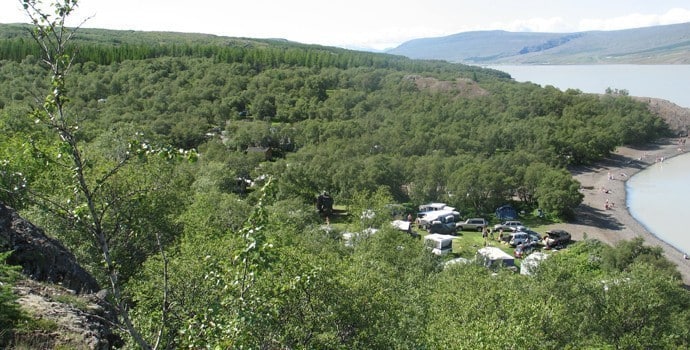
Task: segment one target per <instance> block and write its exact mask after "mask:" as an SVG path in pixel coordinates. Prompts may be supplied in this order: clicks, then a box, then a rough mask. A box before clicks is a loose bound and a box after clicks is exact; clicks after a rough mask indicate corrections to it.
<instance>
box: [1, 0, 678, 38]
mask: <svg viewBox="0 0 690 350" xmlns="http://www.w3.org/2000/svg"><path fill="white" fill-rule="evenodd" d="M50 1H51V0H44V2H50ZM71 19H72V22H71V23H69V24H70V25H78V24H80V23H82V22H84V21H85V22H84V24H83V27H85V28H104V29H122V30H142V31H173V32H189V33H207V34H216V35H221V36H230V37H248V38H281V39H287V40H290V41H296V42H301V43H305V44H320V45H326V46H337V47H344V48H350V49H361V50H384V49H387V48H393V47H396V46H398V45H400V44H402V43H403V42H406V41H408V40H412V39H418V38H429V37H441V36H446V35H451V34H457V33H461V32H467V31H476V30H496V29H500V30H508V31H532V32H578V31H587V30H616V29H628V28H638V27H646V26H652V25H664V24H674V23H684V22H690V1H688V0H395V1H393V0H346V1H345V0H273V1H269V0H243V1H237V0H80V2H79V7H78V10H77V11H76V12H75V13H74V14H73V15H72V16H71ZM27 22H28V17H27V16H26V14H25V13H24V12H23V10H22V8H21V0H0V23H27Z"/></svg>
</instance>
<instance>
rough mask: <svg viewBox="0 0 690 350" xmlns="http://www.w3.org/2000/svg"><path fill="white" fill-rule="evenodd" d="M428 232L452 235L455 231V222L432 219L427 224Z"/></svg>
mask: <svg viewBox="0 0 690 350" xmlns="http://www.w3.org/2000/svg"><path fill="white" fill-rule="evenodd" d="M427 231H429V233H440V234H442V235H454V234H455V233H456V231H457V228H456V226H455V223H454V222H452V221H450V222H441V221H434V222H432V223H431V224H429V225H428V226H427Z"/></svg>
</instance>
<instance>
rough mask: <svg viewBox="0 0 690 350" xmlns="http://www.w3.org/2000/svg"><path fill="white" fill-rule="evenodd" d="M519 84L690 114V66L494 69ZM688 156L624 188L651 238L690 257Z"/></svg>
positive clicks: (636, 177) (657, 167)
mask: <svg viewBox="0 0 690 350" xmlns="http://www.w3.org/2000/svg"><path fill="white" fill-rule="evenodd" d="M488 68H493V69H498V70H501V71H504V72H507V73H509V74H510V75H511V76H512V77H513V79H515V80H516V81H521V82H526V81H529V82H533V83H535V84H539V85H542V86H546V85H552V86H554V87H556V88H558V89H560V90H566V89H579V90H581V91H583V92H587V93H604V92H605V91H606V89H607V88H611V89H618V90H627V91H628V92H629V94H630V95H631V96H644V97H657V98H662V99H665V100H669V101H671V102H673V103H675V104H677V105H679V106H682V107H686V108H690V94H689V93H687V91H688V87H690V65H567V66H562V65H558V66H550V65H542V66H490V67H488ZM688 174H690V154H684V155H680V156H676V157H673V158H671V159H668V160H666V161H664V162H663V163H661V164H655V165H653V166H651V167H649V168H648V169H646V170H644V171H641V172H639V173H637V174H635V175H634V176H632V177H631V178H630V180H628V181H627V182H626V186H625V187H626V194H627V200H626V202H627V203H626V205H627V206H628V209H629V210H630V213H631V215H632V216H633V217H634V218H635V219H636V220H637V221H638V222H640V224H642V225H643V226H644V227H646V228H647V229H648V230H649V231H650V232H652V233H653V234H654V235H656V236H657V237H659V238H660V239H662V240H664V241H665V242H667V243H669V244H671V245H672V246H674V247H676V248H677V249H678V250H680V251H682V252H687V253H690V235H688V234H687V232H688V228H687V226H688V223H686V222H684V221H685V220H684V216H685V215H687V213H688V210H687V209H686V208H685V205H686V204H685V200H686V199H687V198H690V177H688Z"/></svg>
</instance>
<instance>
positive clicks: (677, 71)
mask: <svg viewBox="0 0 690 350" xmlns="http://www.w3.org/2000/svg"><path fill="white" fill-rule="evenodd" d="M487 68H493V69H498V70H501V71H504V72H506V73H509V74H510V75H511V76H512V77H513V79H515V80H517V81H522V82H525V81H530V82H533V83H535V84H539V85H542V86H545V85H552V86H555V87H557V88H559V89H561V90H566V89H570V88H573V89H579V90H582V91H583V92H588V93H597V94H603V93H604V92H605V91H606V88H611V89H618V90H628V92H629V93H630V95H631V96H644V97H657V98H662V99H665V100H669V101H671V102H673V103H675V104H677V105H679V106H682V107H687V108H690V94H688V93H687V91H688V87H690V65H628V64H622V65H604V64H602V65H589V66H587V65H567V66H548V65H543V66H489V67H487Z"/></svg>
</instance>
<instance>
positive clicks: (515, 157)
mask: <svg viewBox="0 0 690 350" xmlns="http://www.w3.org/2000/svg"><path fill="white" fill-rule="evenodd" d="M23 2H24V3H26V4H28V5H29V6H31V5H32V4H35V2H34V1H32V0H24V1H23ZM76 3H77V2H76V1H73V0H66V1H58V2H57V5H56V6H58V7H57V8H63V9H65V10H66V11H65V12H64V15H65V16H68V15H69V14H70V12H71V11H70V9H72V8H73V7H74V6H76ZM31 9H32V7H29V10H28V11H31ZM60 18H61V17H59V16H58V17H51V20H52V21H53V22H51V21H48V22H40V21H39V22H38V23H36V24H35V25H31V26H29V25H27V26H20V25H0V130H1V131H2V135H3V136H2V138H0V201H2V202H3V203H6V204H8V205H11V206H12V207H14V208H15V209H17V210H19V211H20V213H21V214H22V215H23V216H24V217H25V218H27V219H29V220H31V221H32V222H33V223H35V224H36V225H38V226H41V227H43V228H44V229H45V231H46V232H47V233H48V234H50V235H51V236H53V237H55V238H57V239H59V240H60V241H61V242H63V244H65V246H67V247H68V248H69V249H70V250H71V251H72V252H74V254H76V256H77V257H78V260H79V262H80V263H81V264H82V265H83V266H84V267H85V268H86V269H87V270H89V271H90V272H91V273H92V274H93V275H94V276H95V277H96V278H97V279H98V280H99V282H100V283H101V285H102V286H103V287H104V288H109V289H111V290H112V292H113V293H112V295H113V298H114V299H113V304H114V305H116V306H117V308H118V310H119V311H120V312H121V314H120V319H121V321H122V336H123V339H124V340H125V342H126V346H127V347H131V348H138V347H141V348H171V349H177V348H186V347H188V348H217V349H225V348H233V349H234V348H270V349H273V348H276V349H277V348H281V349H288V348H289V349H292V348H295V349H352V348H357V349H441V348H452V349H489V348H492V349H496V348H499V349H506V348H510V349H564V348H570V349H580V348H597V349H622V348H625V349H682V348H687V347H688V346H690V328H688V327H687V326H688V324H690V295H689V294H688V292H687V291H686V290H685V289H683V287H682V281H681V280H680V278H679V275H678V272H677V271H675V268H674V267H673V266H672V265H669V263H668V262H667V261H665V259H664V258H663V254H662V252H661V250H660V249H655V248H649V247H645V246H643V244H642V242H641V241H633V242H626V243H624V244H621V245H619V246H616V247H610V246H606V245H603V244H601V243H599V242H597V241H593V240H585V241H582V242H578V243H575V244H573V245H572V246H571V247H570V248H569V249H566V250H563V251H561V252H559V253H558V254H554V255H553V256H552V257H551V258H549V259H548V260H547V261H546V262H545V263H543V264H542V265H540V267H539V269H538V270H537V273H535V274H534V275H532V276H524V275H519V274H515V273H513V272H511V271H509V270H498V271H496V273H495V274H492V273H491V272H490V271H488V270H487V269H486V268H484V267H483V266H478V265H472V264H471V265H463V266H452V267H449V268H443V266H444V265H443V261H444V259H447V258H441V257H437V256H434V255H431V254H429V252H428V251H426V250H425V249H424V247H423V245H422V243H421V242H420V240H418V239H415V238H412V237H410V236H409V235H406V234H404V233H401V232H399V231H396V230H394V229H393V228H392V227H390V225H388V222H390V221H391V220H392V219H393V218H392V217H391V216H390V213H389V211H388V209H387V208H389V204H393V203H397V204H401V205H403V206H404V207H406V208H408V210H412V209H410V208H416V206H417V205H419V204H422V203H426V202H432V201H433V202H445V203H448V204H449V205H452V206H454V207H456V208H459V209H460V211H461V213H462V215H463V217H474V216H480V217H482V216H483V217H487V218H489V217H491V215H492V213H493V211H494V209H495V208H496V207H498V206H500V205H502V204H505V203H512V204H513V205H515V206H516V207H517V208H519V209H520V210H524V211H526V212H531V211H533V210H535V209H537V208H541V209H542V210H544V211H545V213H546V215H547V217H548V219H549V220H553V221H558V220H568V219H570V218H571V216H572V212H573V209H574V208H575V207H576V206H577V205H578V204H580V202H581V198H582V197H581V194H580V192H579V186H580V185H579V183H577V182H576V181H575V180H574V179H573V178H572V176H571V174H570V172H569V171H568V168H569V167H572V166H582V165H590V164H592V163H593V162H596V161H598V160H600V159H602V157H605V156H607V155H608V154H609V153H610V152H611V151H613V150H614V149H615V147H617V146H619V145H641V144H646V143H649V142H652V141H654V140H656V139H658V138H660V137H663V136H667V135H668V128H667V126H666V125H665V124H664V122H663V121H662V120H661V119H660V118H659V117H657V116H655V115H652V114H651V113H650V112H649V111H648V109H647V107H646V106H645V105H644V104H642V103H639V102H636V101H634V100H633V99H632V98H629V97H627V96H615V95H601V96H600V95H591V94H585V93H582V92H581V91H578V90H568V91H560V90H558V89H556V88H554V87H549V86H547V87H540V86H538V85H536V84H531V83H517V82H515V81H513V80H512V79H511V78H510V76H509V75H507V74H506V73H503V72H500V71H496V70H491V69H483V68H479V67H473V66H466V65H461V64H451V63H446V62H440V61H420V60H410V59H406V58H403V57H400V56H392V55H385V54H375V53H365V52H358V51H350V50H344V49H337V48H330V47H322V46H313V45H304V44H299V43H291V42H286V41H275V40H256V39H249V38H224V37H214V36H204V35H191V34H181V33H141V32H125V31H122V32H120V31H107V30H95V29H78V30H75V29H74V28H63V27H61V26H60V23H61V22H60ZM51 24H54V25H55V26H54V27H53V26H51ZM36 28H39V29H42V30H45V32H43V35H41V34H40V33H41V31H36ZM60 30H66V31H68V32H72V30H74V33H75V35H74V36H73V37H70V38H69V40H64V39H65V38H63V41H58V42H57V43H56V42H53V44H57V46H53V47H51V48H49V50H54V49H55V48H57V49H58V51H57V53H59V54H58V55H55V56H51V57H46V53H47V52H46V51H45V50H44V49H43V48H42V46H41V45H40V44H41V43H42V42H43V43H45V42H46V41H47V40H48V41H49V40H53V38H55V37H54V36H53V33H55V32H57V31H60ZM32 31H33V33H34V36H35V37H32V36H31V34H30V33H31V32H32ZM36 33H39V34H36ZM60 50H63V51H60ZM48 52H49V53H56V52H55V51H48ZM45 60H47V61H48V62H49V63H50V64H52V65H49V64H46V62H45ZM46 96H47V97H46ZM322 191H328V192H329V193H330V194H331V195H332V196H333V197H334V198H335V202H336V206H337V207H338V208H340V210H342V211H343V212H346V213H348V214H349V215H345V214H343V215H342V216H339V217H338V218H337V219H334V220H333V222H332V225H330V226H328V227H327V226H325V223H324V220H323V218H322V217H320V216H319V215H318V213H317V212H316V210H315V209H314V200H315V196H316V195H317V194H319V193H320V192H322ZM366 210H371V211H373V212H375V213H376V216H375V218H374V219H373V220H370V221H369V222H364V221H363V220H362V219H361V218H360V214H359V213H362V212H363V211H366ZM370 226H371V227H376V228H379V229H380V230H379V232H378V233H377V234H375V235H372V236H370V237H368V238H367V239H362V240H360V241H358V242H357V244H355V245H354V246H346V245H345V244H343V242H342V241H341V239H340V237H341V233H342V232H344V231H362V230H363V229H365V228H368V227H370ZM0 257H2V255H0ZM5 271H7V273H6V272H5ZM5 274H7V276H10V275H12V276H14V274H13V273H10V268H9V267H8V266H7V265H4V264H2V265H0V281H3V284H0V296H2V297H1V298H0V303H1V304H2V311H0V325H3V327H4V326H5V325H6V324H8V321H7V318H8V317H9V316H12V317H10V319H14V318H16V316H15V314H16V310H15V308H13V307H9V306H8V307H6V305H13V302H14V301H13V299H12V298H11V297H10V296H8V293H6V289H5V287H4V286H5V284H4V283H11V279H9V278H5V277H4V276H5ZM5 281H7V282H5ZM5 310H8V311H5ZM6 315H9V316H6ZM10 324H11V322H10ZM3 335H6V337H5V338H3ZM7 335H9V338H8V336H7ZM11 339H12V338H11V332H9V333H1V332H0V343H2V342H5V344H7V342H8V341H11Z"/></svg>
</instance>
